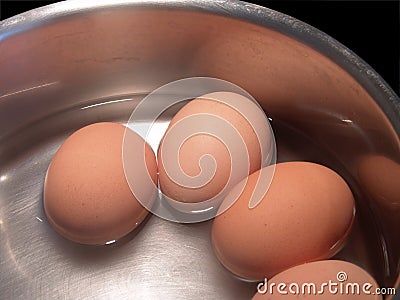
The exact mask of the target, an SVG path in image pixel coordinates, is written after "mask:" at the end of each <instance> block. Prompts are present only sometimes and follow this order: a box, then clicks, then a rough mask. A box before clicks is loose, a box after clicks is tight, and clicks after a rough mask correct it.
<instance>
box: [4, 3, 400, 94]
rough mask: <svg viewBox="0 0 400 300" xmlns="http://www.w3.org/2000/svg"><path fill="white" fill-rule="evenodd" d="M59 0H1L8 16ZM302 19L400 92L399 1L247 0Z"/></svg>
mask: <svg viewBox="0 0 400 300" xmlns="http://www.w3.org/2000/svg"><path fill="white" fill-rule="evenodd" d="M54 2H58V1H23V0H14V1H7V0H0V17H1V19H2V20H3V19H6V18H9V17H11V16H14V15H16V14H19V13H22V12H25V11H27V10H30V9H33V8H36V7H39V6H43V5H47V4H50V3H54ZM247 2H251V3H256V4H259V5H262V6H265V7H268V8H271V9H274V10H277V11H280V12H283V13H286V14H288V15H290V16H292V17H295V18H297V19H299V20H302V21H304V22H306V23H308V24H310V25H312V26H314V27H316V28H318V29H320V30H322V31H324V32H326V33H327V34H329V35H330V36H332V37H333V38H335V39H337V40H338V41H339V42H341V43H342V44H344V45H345V46H347V47H348V48H350V49H351V50H353V51H354V52H355V53H356V54H358V56H360V57H361V58H362V59H364V60H365V61H366V62H367V63H368V64H370V65H371V66H372V68H373V69H375V70H376V71H377V72H378V73H379V74H380V75H381V76H382V77H383V78H384V79H385V80H386V81H387V82H388V84H389V85H390V86H391V87H392V88H393V90H394V91H395V92H396V93H397V94H400V81H399V69H400V60H399V56H400V54H399V52H400V50H399V41H400V30H399V28H400V21H399V10H400V8H399V1H396V0H394V1H322V0H320V1H287V0H281V1H251V0H250V1H247Z"/></svg>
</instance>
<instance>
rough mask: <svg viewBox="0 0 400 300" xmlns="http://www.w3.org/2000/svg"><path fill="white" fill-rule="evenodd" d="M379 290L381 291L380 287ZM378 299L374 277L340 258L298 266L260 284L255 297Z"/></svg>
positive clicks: (263, 299) (271, 299)
mask: <svg viewBox="0 0 400 300" xmlns="http://www.w3.org/2000/svg"><path fill="white" fill-rule="evenodd" d="M377 289H378V290H377ZM280 299H282V300H284V299H288V300H291V299H292V300H294V299H304V300H311V299H313V300H314V299H315V300H317V299H318V300H331V299H341V300H364V299H366V300H368V299H370V300H379V299H382V296H381V295H379V287H378V284H377V283H376V281H375V280H374V278H373V277H372V276H371V275H369V274H368V273H367V272H366V271H365V270H363V269H361V268H360V267H358V266H356V265H354V264H352V263H349V262H345V261H340V260H323V261H317V262H312V263H307V264H303V265H299V266H296V267H293V268H290V269H288V270H285V271H283V272H282V273H279V274H278V275H276V276H274V277H273V278H271V279H270V280H264V282H262V283H260V284H259V285H258V291H257V293H256V294H255V296H254V297H253V299H252V300H280Z"/></svg>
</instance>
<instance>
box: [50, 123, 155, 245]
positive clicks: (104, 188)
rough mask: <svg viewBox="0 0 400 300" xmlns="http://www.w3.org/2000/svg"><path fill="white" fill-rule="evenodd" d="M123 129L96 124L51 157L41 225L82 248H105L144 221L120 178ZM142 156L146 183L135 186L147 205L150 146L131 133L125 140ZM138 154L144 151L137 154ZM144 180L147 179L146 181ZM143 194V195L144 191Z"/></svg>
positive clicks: (151, 196)
mask: <svg viewBox="0 0 400 300" xmlns="http://www.w3.org/2000/svg"><path fill="white" fill-rule="evenodd" d="M124 133H125V126H123V125H120V124H116V123H96V124H92V125H89V126H86V127H84V128H81V129H80V130H78V131H76V132H75V133H74V134H72V135H71V136H70V137H69V138H68V139H67V140H66V141H65V142H64V144H63V145H62V146H61V147H60V149H59V150H58V151H57V153H56V154H55V156H54V158H53V160H52V162H51V163H50V166H49V168H48V170H47V174H46V179H45V184H44V209H45V213H46V216H47V220H48V221H49V223H50V224H51V225H52V226H53V228H54V229H55V230H56V231H57V232H58V233H59V234H61V235H62V236H64V237H66V238H67V239H70V240H72V241H74V242H77V243H82V244H105V243H107V242H110V241H114V240H118V239H119V238H121V237H123V236H124V235H126V234H127V233H129V232H130V231H132V230H133V229H134V228H135V227H136V226H138V225H139V224H140V223H141V222H142V221H143V219H144V218H145V217H146V216H147V214H148V211H147V210H146V209H145V208H144V207H143V206H142V205H141V204H140V203H139V202H138V201H137V199H136V198H135V197H134V195H133V194H132V192H131V189H130V188H129V186H128V183H127V180H126V178H125V173H124V168H123V160H122V146H123V139H124ZM125 139H126V140H129V141H130V142H131V143H132V145H136V148H131V151H132V156H134V155H135V154H136V155H137V156H139V155H142V154H141V153H143V152H144V157H143V156H141V157H138V158H137V159H145V162H146V166H147V170H146V169H145V168H143V169H141V168H138V169H137V170H136V172H138V175H139V176H142V177H146V176H145V175H147V174H146V173H145V172H148V174H150V176H151V178H152V180H149V181H152V182H147V183H146V184H147V185H146V184H144V183H143V182H141V185H142V189H144V192H143V194H146V193H147V199H148V201H152V200H153V199H154V197H155V194H154V193H153V190H152V189H150V188H149V187H150V185H151V184H154V183H155V182H156V180H157V165H156V160H155V155H154V153H153V151H152V150H151V148H150V146H149V145H147V144H146V143H145V141H144V140H143V139H142V138H141V137H140V136H139V135H137V134H136V133H134V132H133V131H130V130H127V134H126V136H125ZM143 148H144V151H143ZM148 178H149V177H148ZM146 189H148V191H146Z"/></svg>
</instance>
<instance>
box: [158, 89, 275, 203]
mask: <svg viewBox="0 0 400 300" xmlns="http://www.w3.org/2000/svg"><path fill="white" fill-rule="evenodd" d="M260 145H262V146H260ZM270 148H271V133H270V131H269V124H268V120H267V119H266V116H265V114H264V112H263V111H262V110H261V109H260V108H259V107H258V106H257V105H256V104H255V103H254V102H253V101H251V100H249V99H247V98H246V97H244V96H242V95H239V94H235V93H231V92H216V93H211V94H207V95H204V96H202V97H199V98H196V99H194V100H192V101H190V102H189V103H188V104H186V105H185V106H184V107H183V108H182V109H181V110H180V111H179V112H178V113H177V114H176V115H175V116H174V118H173V119H172V121H171V123H170V125H169V127H168V129H167V131H166V134H165V136H164V138H163V140H162V142H161V145H160V148H159V151H158V163H159V166H158V168H159V172H160V173H159V179H160V187H161V191H162V192H163V193H164V194H165V195H166V196H168V197H170V198H171V199H173V200H175V201H179V202H185V203H199V202H202V201H207V200H210V199H212V198H213V197H216V196H217V195H219V194H220V193H222V191H223V190H224V188H225V189H226V190H227V189H229V187H232V186H234V184H236V183H238V182H239V181H240V180H242V179H243V178H245V177H246V176H247V175H249V174H250V173H252V172H254V171H255V170H258V169H260V168H261V165H262V159H263V153H264V154H265V153H268V151H270ZM265 157H266V156H265ZM265 157H264V158H265Z"/></svg>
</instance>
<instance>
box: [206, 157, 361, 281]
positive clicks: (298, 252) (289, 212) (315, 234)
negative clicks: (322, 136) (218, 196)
mask: <svg viewBox="0 0 400 300" xmlns="http://www.w3.org/2000/svg"><path fill="white" fill-rule="evenodd" d="M271 167H272V166H269V167H266V168H271ZM263 170H265V168H264V169H262V170H261V171H263ZM259 174H260V171H257V172H255V173H253V174H251V175H250V176H249V177H248V178H247V183H246V185H245V187H244V190H243V192H242V193H241V194H240V196H239V197H238V198H237V200H236V202H234V204H233V205H232V206H231V207H230V208H229V209H227V210H226V211H225V212H224V213H222V214H220V215H218V216H217V217H216V218H215V220H214V223H213V226H212V244H213V247H214V250H215V253H216V255H217V257H218V258H219V260H220V261H221V263H222V264H223V265H224V266H225V267H226V268H227V269H229V270H230V271H231V272H233V273H234V274H236V275H237V276H239V277H241V278H244V279H248V280H261V279H262V278H264V277H268V278H270V277H272V276H273V275H275V274H277V273H279V272H282V271H283V270H285V269H287V268H289V267H292V266H295V265H298V264H301V263H305V262H310V261H315V260H320V259H327V258H330V257H331V256H333V255H334V254H336V253H337V252H338V251H339V250H340V249H341V248H342V246H343V243H344V241H345V238H346V237H347V235H348V233H349V231H350V228H351V225H352V223H353V219H354V214H355V202H354V198H353V195H352V192H351V190H350V188H349V187H348V185H347V184H346V182H345V181H344V180H343V179H342V177H340V176H339V175H338V174H337V173H335V172H334V171H332V170H330V169H328V168H327V167H324V166H321V165H318V164H314V163H309V162H285V163H280V164H277V165H276V166H275V174H274V177H273V179H272V182H271V185H270V187H269V190H268V191H267V192H266V194H265V196H264V197H263V198H262V201H261V202H260V203H259V204H258V205H257V206H255V207H254V208H252V209H250V208H249V203H250V200H251V197H252V193H253V190H254V188H255V186H256V183H257V181H258V176H259ZM238 186H241V184H238ZM235 189H236V187H235V188H234V189H232V190H231V192H230V193H229V194H228V195H227V197H226V198H225V199H224V202H223V203H222V206H221V207H223V206H224V203H225V202H228V203H232V202H233V200H232V199H230V197H231V195H235V194H236V191H235Z"/></svg>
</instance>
